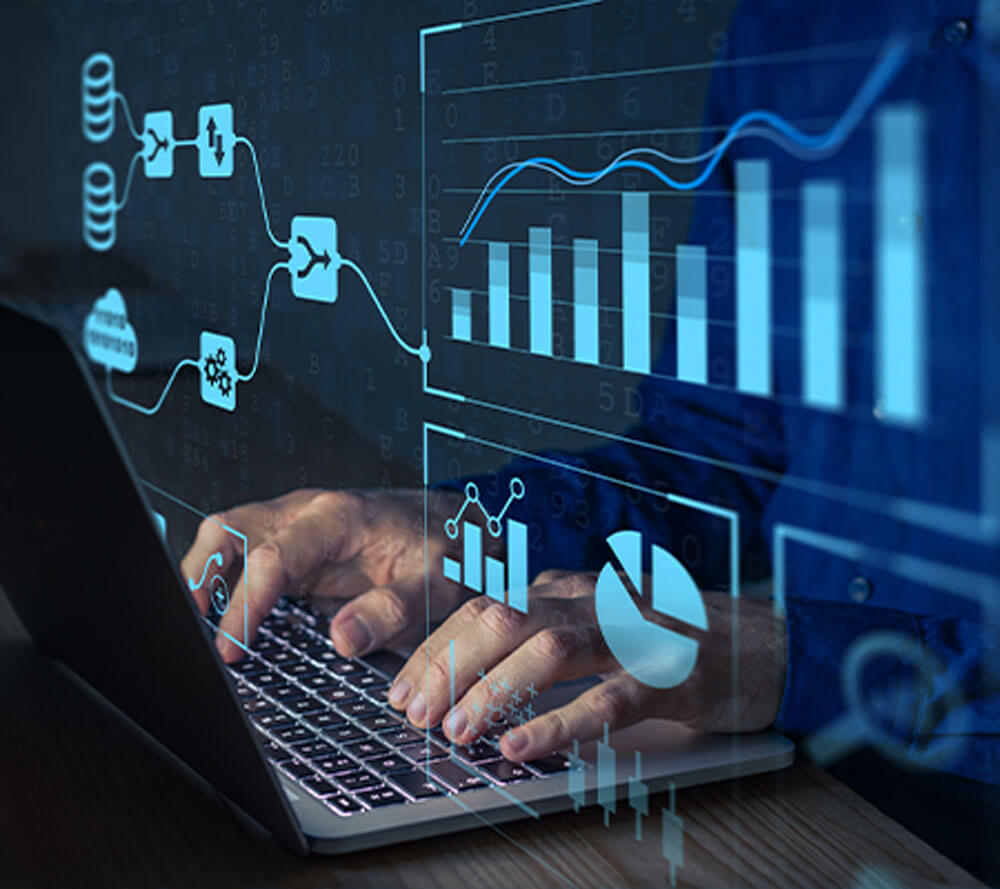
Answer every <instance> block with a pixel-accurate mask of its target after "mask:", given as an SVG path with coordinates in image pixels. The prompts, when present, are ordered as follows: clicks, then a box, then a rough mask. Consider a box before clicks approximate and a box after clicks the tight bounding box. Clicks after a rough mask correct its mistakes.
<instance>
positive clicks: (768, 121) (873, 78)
mask: <svg viewBox="0 0 1000 889" xmlns="http://www.w3.org/2000/svg"><path fill="white" fill-rule="evenodd" d="M908 54H909V42H908V41H907V40H906V39H905V38H899V37H897V38H893V39H892V40H890V41H889V42H888V43H887V44H886V46H885V48H884V49H883V51H882V54H881V56H880V58H879V59H878V61H877V62H876V64H875V66H874V67H873V68H872V70H871V72H869V74H868V77H867V78H866V79H865V81H864V83H863V84H862V85H861V88H860V89H859V90H858V92H857V94H856V95H855V96H854V98H853V99H852V100H851V102H850V104H849V105H848V106H847V108H846V110H845V111H844V113H843V115H841V117H840V119H839V120H838V121H837V122H836V123H835V124H834V125H833V126H832V127H831V128H830V129H829V130H827V131H826V132H823V133H805V132H803V131H802V130H800V129H799V128H798V127H796V126H795V125H794V124H792V123H790V122H789V121H787V120H785V119H784V118H783V117H781V116H780V115H778V114H775V113H774V112H773V111H765V110H754V111H748V112H746V113H745V114H743V115H742V116H741V117H739V118H738V119H737V120H736V122H735V123H734V124H733V125H732V126H731V127H730V128H729V131H728V132H727V133H726V135H725V137H724V138H723V139H722V140H721V141H720V142H719V143H718V144H717V145H715V146H714V147H713V148H711V149H709V150H708V151H706V152H702V154H700V155H693V156H691V157H687V158H678V157H674V156H672V155H668V154H664V153H663V152H660V151H657V150H656V149H652V148H645V149H631V150H630V151H627V152H625V153H624V154H622V155H620V156H619V157H617V158H615V159H614V160H613V161H612V162H611V163H609V164H608V165H607V166H606V167H603V168H601V169H599V170H592V171H586V170H574V169H573V168H571V167H568V166H566V165H565V164H563V163H562V162H561V161H559V160H557V159H555V158H551V157H533V158H528V159H527V160H524V161H520V162H518V163H514V164H509V165H507V166H506V167H504V168H503V169H502V170H498V171H497V172H496V173H494V174H493V176H492V177H491V178H490V181H489V182H488V183H487V184H486V186H484V188H483V190H482V192H481V193H480V195H479V198H478V199H477V200H476V205H475V206H474V208H473V211H472V213H471V214H470V217H469V218H468V219H467V220H466V223H465V226H464V227H463V229H462V237H461V239H460V241H459V243H460V244H462V245H464V244H465V243H466V241H468V239H469V237H470V236H471V235H472V232H473V230H474V229H475V227H476V225H477V224H478V223H479V220H480V219H482V217H483V214H484V213H485V212H486V209H487V207H489V205H490V204H491V203H492V202H493V199H494V198H495V197H496V196H497V194H499V192H500V191H501V190H502V189H503V187H504V186H505V185H506V184H507V183H508V182H510V181H511V179H513V178H514V177H515V176H517V175H518V174H519V173H521V172H522V171H524V170H526V169H544V170H547V171H548V172H551V173H554V174H555V175H558V176H559V177H560V178H561V179H563V180H564V181H566V182H568V183H570V184H571V185H576V186H587V185H593V184H594V183H596V182H598V181H600V180H601V179H603V178H604V177H605V176H608V175H610V174H611V173H613V172H615V171H616V170H622V169H636V170H644V171H645V172H647V173H650V174H651V175H652V176H654V177H656V178H657V179H659V180H660V181H661V182H662V183H663V184H664V185H667V186H669V187H670V188H674V189H676V190H678V191H691V190H693V189H696V188H699V187H700V186H702V185H704V184H705V182H706V181H707V180H708V178H709V177H710V176H711V175H712V173H713V172H715V169H716V167H718V165H719V163H720V162H721V161H722V158H723V156H724V154H725V152H726V150H727V149H728V148H729V146H730V145H732V144H733V142H735V141H736V140H737V139H739V138H741V137H746V136H749V135H763V133H762V132H761V131H762V130H764V131H765V132H766V133H767V134H768V135H767V138H770V139H771V140H772V141H775V142H779V144H781V143H782V142H784V143H788V144H789V145H790V146H792V147H793V148H794V149H801V150H803V151H804V152H805V153H806V155H807V156H816V155H825V154H827V153H829V152H832V151H836V150H837V149H838V148H839V147H840V146H841V145H843V143H844V141H845V140H846V139H847V137H848V136H849V135H850V134H851V132H852V131H853V130H854V128H855V127H856V126H857V125H858V123H859V122H860V121H861V120H862V119H863V118H864V116H865V114H866V113H867V112H868V110H869V109H870V108H871V106H872V105H873V104H874V103H875V101H876V99H877V98H878V97H879V95H881V93H882V92H883V91H884V90H885V88H886V87H887V86H888V85H889V83H890V82H891V81H892V80H893V78H894V77H895V76H896V74H898V73H899V71H900V69H901V68H902V67H903V65H904V63H905V62H906V58H907V56H908ZM761 124H764V125H766V127H762V126H760V125H761ZM642 154H648V155H652V156H655V157H657V158H659V159H661V160H664V161H666V162H668V163H675V164H693V163H699V162H701V161H702V160H705V159H706V158H707V159H708V163H707V164H706V165H705V167H704V168H703V169H702V171H701V173H699V174H698V175H697V176H695V177H694V178H693V179H689V180H686V181H684V180H678V179H675V178H673V177H672V176H669V175H668V174H667V173H664V172H663V171H662V170H661V169H659V168H658V167H655V166H653V164H651V163H649V162H648V161H644V160H639V159H637V158H636V156H637V155H642ZM505 171H506V172H505ZM498 177H499V181H497V179H498ZM494 183H495V184H494Z"/></svg>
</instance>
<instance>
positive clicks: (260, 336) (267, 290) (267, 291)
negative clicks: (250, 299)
mask: <svg viewBox="0 0 1000 889" xmlns="http://www.w3.org/2000/svg"><path fill="white" fill-rule="evenodd" d="M288 267H289V265H288V263H287V262H276V263H275V264H274V265H273V266H271V271H269V272H268V273H267V282H266V283H265V284H264V299H263V300H262V301H261V306H260V324H259V325H258V327H257V348H256V350H255V351H254V356H253V367H251V368H250V372H249V373H245V374H238V375H237V377H236V378H237V379H238V380H240V381H241V382H246V381H247V380H252V379H253V378H254V375H255V374H256V373H257V367H258V365H259V364H260V344H261V343H262V342H263V340H264V319H265V318H266V317H267V303H268V300H269V299H270V296H271V278H273V277H274V273H275V272H276V271H278V269H287V268H288Z"/></svg>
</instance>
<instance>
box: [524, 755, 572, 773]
mask: <svg viewBox="0 0 1000 889" xmlns="http://www.w3.org/2000/svg"><path fill="white" fill-rule="evenodd" d="M527 765H528V766H530V767H531V768H532V769H534V770H535V771H536V772H540V773H541V774H543V775H552V774H555V773H556V772H565V771H566V769H568V768H569V763H568V762H567V761H566V757H565V756H562V755H561V754H558V753H553V754H552V755H551V756H545V757H542V758H541V759H532V760H530V761H529V762H528V763H527Z"/></svg>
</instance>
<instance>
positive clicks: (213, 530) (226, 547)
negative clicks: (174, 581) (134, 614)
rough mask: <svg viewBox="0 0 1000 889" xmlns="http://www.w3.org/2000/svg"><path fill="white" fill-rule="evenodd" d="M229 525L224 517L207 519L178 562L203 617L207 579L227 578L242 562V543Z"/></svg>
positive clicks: (222, 514)
mask: <svg viewBox="0 0 1000 889" xmlns="http://www.w3.org/2000/svg"><path fill="white" fill-rule="evenodd" d="M233 513H239V510H234V511H233ZM231 521H232V518H231V515H230V514H227V513H219V514H217V515H210V516H207V517H206V518H205V519H204V520H203V521H202V523H201V525H199V527H198V533H197V535H196V536H195V539H194V543H192V544H191V548H190V549H189V550H188V551H187V553H186V554H185V556H184V558H183V559H181V574H182V575H183V577H184V579H185V581H186V582H187V587H188V590H189V592H190V593H191V596H192V598H193V599H194V600H195V603H196V604H197V605H198V610H199V611H200V612H201V613H202V615H205V614H207V613H208V606H209V578H210V577H211V576H212V575H213V574H215V573H222V574H223V576H226V575H227V574H230V573H231V572H232V570H233V568H234V566H238V565H239V563H240V561H241V559H242V558H243V539H242V536H241V535H240V534H237V533H234V531H235V529H234V527H233V525H232V524H231Z"/></svg>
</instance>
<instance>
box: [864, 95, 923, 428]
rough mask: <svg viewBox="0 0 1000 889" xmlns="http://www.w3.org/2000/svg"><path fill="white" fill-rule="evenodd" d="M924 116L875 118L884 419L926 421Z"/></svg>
mask: <svg viewBox="0 0 1000 889" xmlns="http://www.w3.org/2000/svg"><path fill="white" fill-rule="evenodd" d="M923 154H924V117H923V113H922V112H921V110H920V109H919V108H917V107H915V106H912V105H892V106H888V107H886V108H883V109H882V110H881V111H879V113H878V114H877V115H876V117H875V204H876V207H875V217H876V221H875V237H876V248H875V249H876V265H877V269H876V276H877V277H876V293H875V309H876V312H875V314H876V339H877V343H878V347H877V351H878V365H877V371H876V381H875V391H876V398H877V401H878V412H879V414H880V415H881V416H883V417H886V418H888V419H893V420H897V421H900V422H903V423H916V422H919V421H921V420H923V419H924V415H925V411H926V397H927V396H926V391H925V384H924V377H923V374H922V372H921V371H922V368H923V366H924V363H925V356H924V336H925V330H924V325H925V318H924V315H925V306H924V275H925V269H924V248H923V230H922V229H923V219H924V210H925V208H924V185H923V169H924V157H923Z"/></svg>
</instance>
